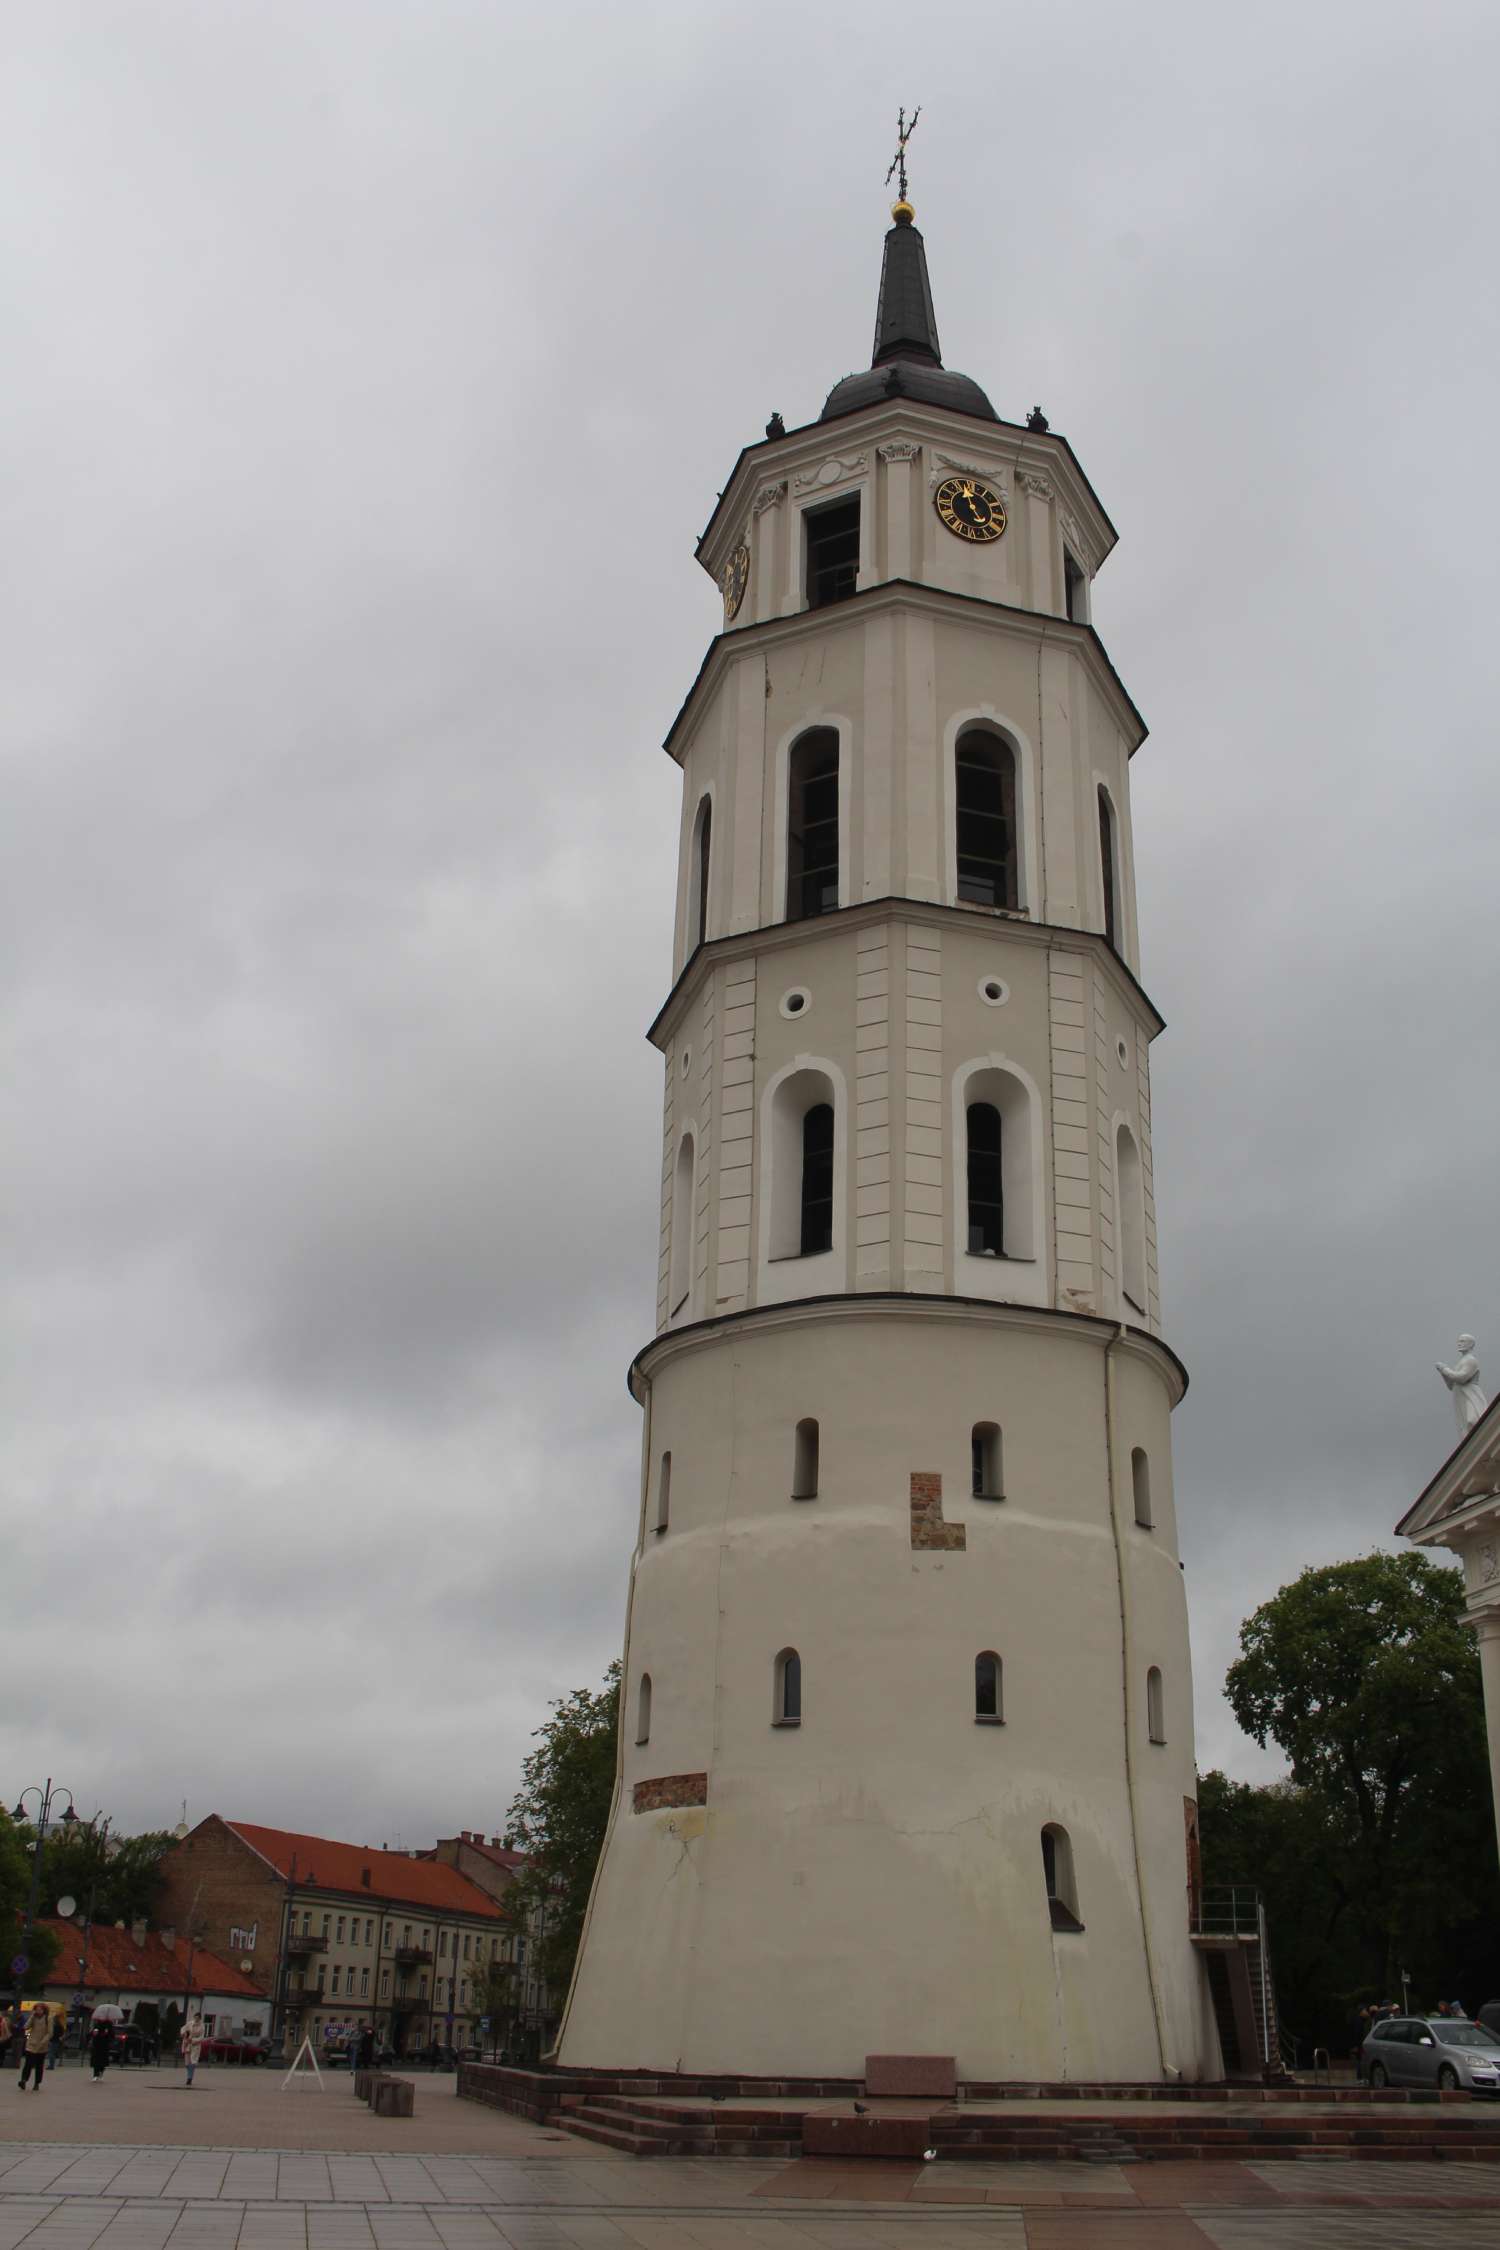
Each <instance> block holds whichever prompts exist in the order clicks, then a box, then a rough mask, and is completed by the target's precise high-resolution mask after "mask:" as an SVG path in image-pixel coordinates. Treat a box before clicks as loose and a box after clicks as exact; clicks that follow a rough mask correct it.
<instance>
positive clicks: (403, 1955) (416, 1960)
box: [395, 1945, 432, 1969]
mask: <svg viewBox="0 0 1500 2250" xmlns="http://www.w3.org/2000/svg"><path fill="white" fill-rule="evenodd" d="M431 1959H432V1948H431V1946H429V1945H398V1946H397V1948H396V1952H395V1962H396V1966H397V1968H398V1969H415V1968H419V1967H420V1968H425V1967H426V1966H427V1964H428V1963H429V1962H430V1961H431Z"/></svg>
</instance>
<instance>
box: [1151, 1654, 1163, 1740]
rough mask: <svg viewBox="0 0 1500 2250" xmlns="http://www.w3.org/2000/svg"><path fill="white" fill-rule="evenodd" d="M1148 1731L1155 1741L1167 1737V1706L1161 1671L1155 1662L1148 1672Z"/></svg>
mask: <svg viewBox="0 0 1500 2250" xmlns="http://www.w3.org/2000/svg"><path fill="white" fill-rule="evenodd" d="M1146 1732H1147V1734H1149V1735H1150V1737H1151V1740H1152V1741H1153V1742H1165V1741H1166V1739H1167V1707H1166V1703H1165V1701H1164V1700H1163V1697H1162V1688H1161V1671H1160V1668H1159V1666H1157V1665H1155V1664H1153V1665H1152V1667H1151V1669H1150V1671H1149V1672H1148V1673H1147V1674H1146Z"/></svg>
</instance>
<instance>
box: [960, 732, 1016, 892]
mask: <svg viewBox="0 0 1500 2250" xmlns="http://www.w3.org/2000/svg"><path fill="white" fill-rule="evenodd" d="M953 796H954V812H955V829H956V839H957V845H958V895H959V898H960V899H961V900H963V901H965V902H966V903H967V904H969V905H971V906H1011V907H1014V906H1016V905H1018V904H1019V903H1020V893H1019V884H1018V882H1017V874H1016V754H1015V752H1014V750H1012V748H1011V746H1010V744H1009V743H1008V742H1006V741H1004V740H1003V739H1002V737H1001V736H999V735H998V734H991V733H990V732H989V731H988V729H986V728H983V727H966V728H965V729H964V732H963V733H962V734H961V735H960V736H959V738H958V743H957V747H956V749H955V751H954V791H953Z"/></svg>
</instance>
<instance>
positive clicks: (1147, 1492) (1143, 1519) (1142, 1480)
mask: <svg viewBox="0 0 1500 2250" xmlns="http://www.w3.org/2000/svg"><path fill="white" fill-rule="evenodd" d="M1130 1489H1131V1492H1132V1493H1133V1494H1134V1497H1135V1520H1136V1522H1137V1523H1138V1524H1139V1525H1140V1526H1141V1529H1142V1530H1143V1531H1149V1530H1150V1529H1151V1464H1150V1462H1149V1461H1148V1460H1147V1459H1146V1456H1145V1453H1144V1452H1143V1450H1142V1449H1141V1447H1140V1446H1138V1445H1133V1446H1132V1447H1131V1449H1130Z"/></svg>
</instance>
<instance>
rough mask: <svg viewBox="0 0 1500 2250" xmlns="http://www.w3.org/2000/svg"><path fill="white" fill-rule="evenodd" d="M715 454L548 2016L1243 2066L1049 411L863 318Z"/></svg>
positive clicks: (1011, 2075)
mask: <svg viewBox="0 0 1500 2250" xmlns="http://www.w3.org/2000/svg"><path fill="white" fill-rule="evenodd" d="M772 431H773V433H774V434H772V435H771V436H769V437H768V439H767V440H766V442H764V443H760V444H755V445H752V446H750V447H748V448H747V449H746V450H745V451H744V452H743V453H742V454H741V455H740V458H739V460H738V462H737V464H736V466H735V469H734V472H733V474H732V475H731V477H730V479H729V481H728V484H727V486H726V488H725V491H724V493H723V496H722V498H721V499H720V501H719V503H718V506H717V507H716V508H715V510H714V513H713V516H712V518H711V520H710V522H709V525H708V528H707V530H706V532H705V533H704V535H703V539H702V541H701V543H700V546H699V550H698V553H699V559H700V561H701V562H702V563H703V565H704V567H705V569H707V570H708V571H709V572H710V573H711V574H712V575H713V577H714V578H715V579H716V581H717V582H718V583H719V585H720V587H721V588H722V590H723V595H724V629H723V631H722V632H721V633H720V634H719V636H718V637H717V638H716V639H715V640H714V641H713V643H712V644H711V646H710V648H709V650H708V653H707V655H706V656H705V658H704V660H703V664H702V666H701V668H700V670H699V673H698V676H697V678H696V680H695V681H694V682H693V684H692V686H691V688H690V689H689V691H688V695H687V699H686V701H685V702H684V704H683V706H682V709H681V710H680V712H679V713H678V716H677V718H676V720H675V721H674V722H673V725H672V729H671V732H670V734H669V736H668V738H667V745H666V746H667V749H668V752H669V754H670V755H671V756H672V757H673V758H674V759H675V760H676V762H677V763H678V765H679V766H680V767H681V769H682V775H683V799H682V824H681V844H680V870H679V879H678V909H677V935H676V945H675V950H674V963H673V966H674V982H673V984H672V988H671V990H670V992H669V993H668V995H667V998H666V1001H665V1003H664V1005H663V1007H662V1010H661V1013H660V1015H659V1016H658V1017H657V1020H656V1022H655V1024H654V1025H653V1026H652V1030H651V1037H652V1039H653V1041H654V1042H655V1044H656V1045H657V1046H658V1047H659V1048H660V1050H661V1053H662V1055H663V1057H664V1060H665V1065H666V1085H665V1135H664V1148H663V1161H662V1226H661V1262H660V1272H659V1280H658V1308H657V1333H656V1335H655V1337H654V1339H653V1340H652V1341H651V1342H650V1343H649V1344H647V1345H646V1346H645V1348H644V1349H643V1350H642V1351H641V1352H640V1354H639V1356H638V1357H637V1359H636V1361H635V1363H634V1365H633V1367H632V1369H631V1378H630V1379H631V1386H632V1389H633V1392H634V1395H635V1397H636V1398H637V1399H638V1401H639V1402H640V1404H641V1407H642V1409H643V1411H644V1416H645V1435H644V1461H643V1474H642V1500H641V1517H640V1529H639V1536H638V1540H637V1545H636V1551H635V1558H634V1565H633V1569H632V1573H631V1582H630V1599H629V1609H628V1618H627V1628H626V1643H625V1669H624V1685H623V1694H622V1704H621V1722H622V1723H621V1762H620V1776H619V1783H618V1787H617V1791H616V1799H615V1804H614V1808H613V1813H612V1816H611V1820H610V1826H609V1832H608V1838H607V1841H606V1844H605V1848H604V1852H603V1855H602V1858H601V1861H600V1866H599V1871H598V1875H597V1877H596V1880H595V1885H594V1893H593V1898H592V1902H591V1905H590V1909H589V1915H588V1921H587V1925H586V1928H585V1933H584V1940H583V1945H582V1948H581V1951H580V1954H579V1960H578V1967H577V1970H576V1973H575V1977H574V1983H573V1989H572V1992H571V1994H570V1997H569V2002H568V2007H567V2012H566V2015H565V2019H564V2023H563V2028H562V2033H561V2037H560V2041H559V2050H558V2060H559V2062H560V2063H561V2064H562V2065H564V2066H565V2067H587V2066H595V2067H598V2068H601V2069H630V2068H635V2069H646V2070H652V2071H662V2072H671V2071H681V2072H684V2073H689V2072H691V2073H708V2072H719V2071H723V2072H734V2073H741V2074H766V2075H773V2076H776V2075H786V2076H801V2077H818V2076H834V2075H839V2076H856V2077H857V2076H859V2075H860V2074H861V2072H862V2070H863V2065H864V2058H865V2056H866V2055H867V2054H870V2053H905V2054H910V2053H922V2054H945V2055H952V2056H954V2057H955V2058H956V2061H957V2066H958V2072H959V2076H960V2078H962V2079H969V2080H985V2079H991V2080H993V2079H1017V2078H1022V2079H1040V2080H1052V2079H1080V2080H1100V2079H1113V2080H1162V2079H1171V2078H1173V2077H1176V2076H1179V2075H1180V2076H1182V2077H1185V2078H1198V2077H1202V2076H1209V2075H1216V2074H1217V2071H1218V2067H1219V2064H1218V2048H1217V2043H1216V2039H1215V2034H1214V2030H1213V2022H1212V2012H1211V2009H1210V2006H1209V2001H1208V1993H1207V1986H1206V1981H1205V1980H1204V1978H1203V1977H1202V1975H1201V1971H1200V1964H1199V1962H1198V1961H1197V1959H1196V1958H1195V1957H1194V1953H1193V1949H1192V1946H1191V1943H1190V1938H1189V1898H1190V1891H1191V1888H1192V1885H1193V1883H1194V1882H1195V1880H1196V1872H1195V1863H1196V1812H1195V1803H1194V1795H1195V1769H1194V1757H1193V1717H1192V1688H1191V1681H1190V1678H1189V1661H1188V1634H1187V1615H1186V1605H1185V1601H1184V1595H1183V1586H1182V1577H1181V1572H1180V1568H1179V1564H1178V1558H1177V1537H1176V1518H1175V1511H1174V1506H1173V1495H1172V1473H1171V1439H1170V1432H1169V1422H1170V1416H1171V1410H1172V1408H1173V1406H1174V1405H1175V1404H1176V1403H1177V1401H1178V1399H1179V1398H1180V1397H1181V1396H1182V1392H1183V1388H1184V1382H1185V1378H1184V1374H1183V1370H1182V1368H1181V1365H1180V1363H1179V1362H1178V1360H1177V1359H1176V1357H1175V1356H1174V1354H1173V1353H1172V1351H1171V1350H1170V1349H1169V1348H1168V1346H1167V1345H1166V1343H1165V1342H1164V1341H1163V1340H1162V1335H1161V1318H1160V1307H1159V1301H1158V1296H1157V1273H1156V1223H1155V1200H1154V1185H1155V1183H1154V1177H1153V1170H1152V1147H1151V1105H1150V1091H1149V1075H1148V1052H1149V1048H1150V1044H1151V1041H1152V1040H1153V1039H1154V1038H1155V1036H1156V1034H1157V1033H1158V1032H1159V1031H1160V1030H1161V1029H1162V1020H1161V1018H1160V1017H1159V1015H1158V1014H1157V1012H1156V1009H1155V1007H1154V1006H1153V1005H1152V1002H1151V1001H1150V999H1149V998H1148V997H1147V995H1146V993H1145V992H1144V990H1143V989H1142V987H1141V985H1140V983H1139V982H1138V981H1137V976H1138V949H1137V936H1136V917H1135V883H1134V860H1133V852H1132V842H1131V817H1130V759H1131V756H1132V753H1133V752H1134V751H1135V750H1136V749H1137V748H1138V747H1139V746H1140V744H1141V742H1142V740H1143V738H1144V733H1145V729H1144V726H1143V723H1142V721H1141V718H1140V715H1139V713H1138V712H1137V711H1136V709H1135V706H1134V705H1133V704H1132V702H1131V700H1130V698H1129V696H1128V694H1127V693H1126V691H1125V689H1124V687H1123V685H1122V684H1121V681H1120V679H1119V677H1118V675H1117V673H1116V672H1115V669H1114V666H1113V665H1112V663H1111V662H1110V659H1109V657H1108V656H1107V654H1106V653H1105V650H1104V646H1103V644H1102V642H1101V641H1100V640H1099V638H1098V635H1097V634H1096V633H1095V631H1094V629H1093V627H1092V625H1091V623H1090V592H1091V587H1092V582H1093V579H1094V576H1095V574H1096V572H1097V571H1098V570H1099V568H1100V567H1101V565H1102V564H1103V562H1104V561H1105V559H1106V557H1107V556H1108V555H1109V553H1110V550H1111V549H1112V548H1113V546H1114V543H1115V532H1114V528H1113V526H1112V525H1111V523H1110V521H1109V518H1108V517H1107V516H1106V515H1105V513H1104V510H1103V508H1102V507H1101V505H1100V503H1099V500H1098V498H1097V497H1096V495H1095V493H1094V490H1093V488H1092V486H1091V485H1090V484H1089V482H1088V479H1087V478H1086V477H1085V475H1084V473H1083V471H1082V469H1081V468H1080V466H1079V464H1078V461H1077V460H1076V458H1075V457H1074V454H1073V451H1072V448H1071V447H1070V446H1069V445H1068V443H1067V441H1066V440H1065V439H1063V438H1061V437H1058V436H1056V435H1054V434H1052V433H1051V432H1050V431H1049V430H1048V428H1047V426H1046V423H1045V421H1044V420H1043V419H1042V417H1041V416H1040V415H1039V414H1034V415H1033V416H1032V417H1031V418H1030V420H1029V421H1028V423H1027V425H1026V426H1025V427H1019V426H1017V425H1015V424H1012V423H1006V422H1002V421H1001V420H1000V419H999V417H998V416H997V415H996V414H995V411H994V409H993V408H992V406H991V405H990V402H989V400H988V399H987V398H986V396H985V394H984V392H983V391H982V390H981V389H980V388H979V385H978V384H977V383H975V382H973V381H971V380H970V379H969V378H968V377H966V376H963V375H959V374H956V373H954V372H953V371H951V370H949V369H946V368H945V367H944V366H943V364H942V358H941V354H940V351H939V348H938V337H937V329H936V322H935V319H934V316H933V307H932V297H931V292H930V289H929V286H928V278H927V265H926V255H925V251H924V248H923V242H922V237H921V235H920V234H919V233H918V232H917V229H916V227H915V225H914V224H913V213H912V209H911V206H910V205H909V204H908V203H907V202H906V201H905V200H904V199H903V200H902V201H901V202H900V203H898V204H897V205H896V206H895V210H894V224H893V225H892V227H891V229H890V231H889V233H888V234H887V236H886V241H885V256H884V265H883V271H882V276H881V290H880V304H879V311H878V314H877V320H876V336H875V350H874V355H873V359H872V362H871V366H870V368H869V369H868V371H866V372H864V373H861V374H858V375H853V376H849V377H846V378H845V379H844V380H843V381H842V382H840V383H838V384H836V385H835V387H834V389H833V391H832V393H831V394H830V396H829V399H828V401H827V404H826V405H825V407H824V409H823V412H822V415H821V416H820V418H819V419H818V420H817V421H816V422H813V423H810V424H808V425H807V426H806V427H804V428H799V429H793V430H791V431H790V432H785V431H783V430H782V429H781V427H780V424H779V421H778V422H773V424H772Z"/></svg>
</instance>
